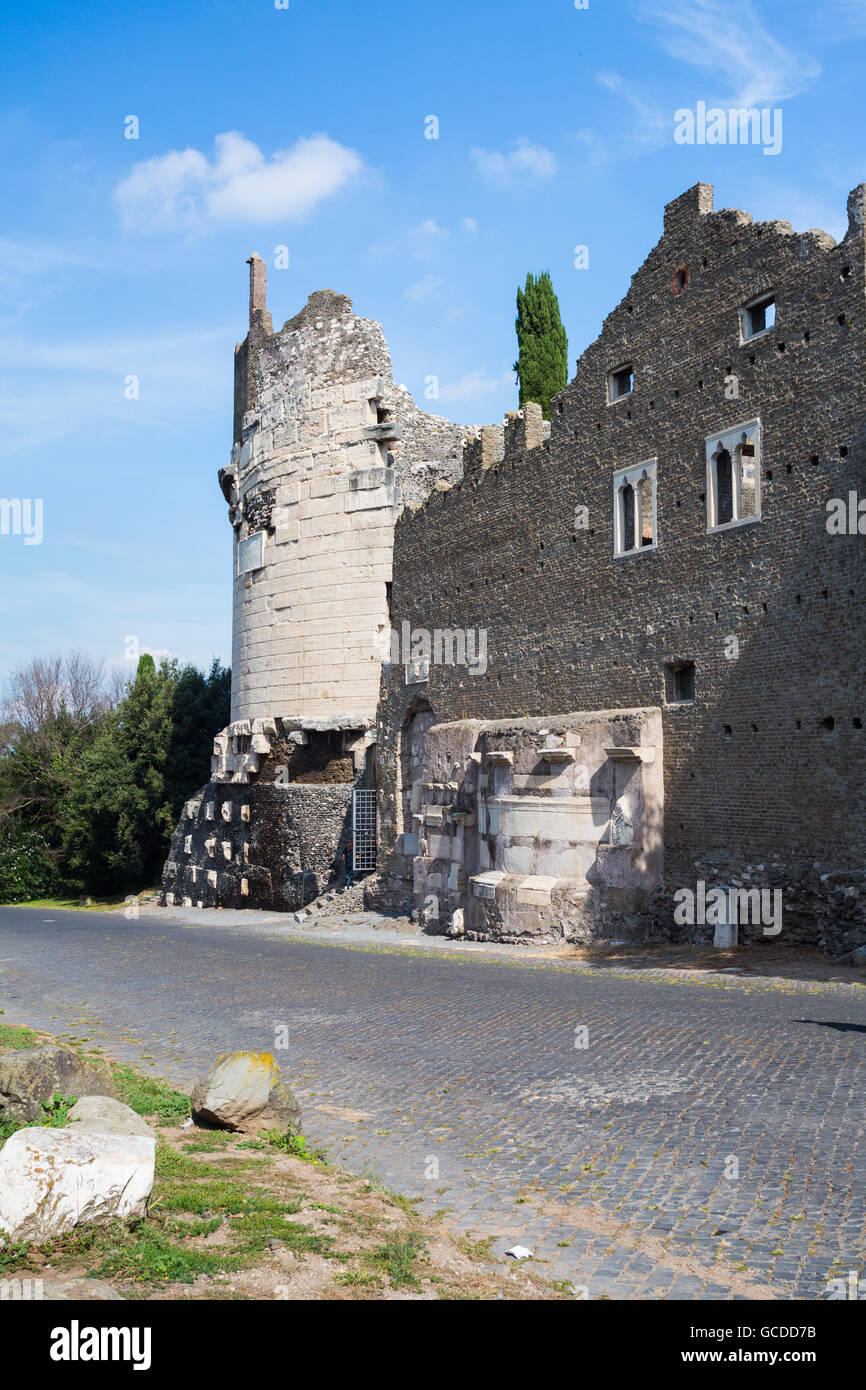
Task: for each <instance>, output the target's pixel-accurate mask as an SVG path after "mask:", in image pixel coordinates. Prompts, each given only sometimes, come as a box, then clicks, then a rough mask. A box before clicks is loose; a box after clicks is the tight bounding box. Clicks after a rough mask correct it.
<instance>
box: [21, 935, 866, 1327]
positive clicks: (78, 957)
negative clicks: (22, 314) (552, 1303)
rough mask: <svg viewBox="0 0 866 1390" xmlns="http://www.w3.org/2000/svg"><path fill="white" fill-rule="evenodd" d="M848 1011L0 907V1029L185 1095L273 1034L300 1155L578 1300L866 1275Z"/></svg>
mask: <svg viewBox="0 0 866 1390" xmlns="http://www.w3.org/2000/svg"><path fill="white" fill-rule="evenodd" d="M864 996H866V991H864V990H863V989H862V987H860V986H856V985H853V984H852V985H838V984H837V985H832V984H827V985H807V984H803V983H801V982H789V983H787V984H784V983H782V982H778V983H771V982H766V981H758V980H754V979H752V980H748V981H746V980H736V979H732V978H725V977H720V978H718V979H716V980H713V981H707V980H706V979H702V980H699V981H696V980H688V981H685V980H683V978H682V977H679V978H677V979H676V980H674V979H673V978H671V979H663V978H660V977H658V976H651V975H647V974H639V973H637V972H634V973H629V972H627V971H618V972H602V971H587V970H575V969H571V968H569V967H567V966H563V965H561V964H556V963H553V962H550V961H542V962H538V961H536V962H533V961H532V959H531V958H526V959H525V960H520V961H518V960H510V959H505V958H503V957H501V956H497V957H495V958H494V957H487V958H484V957H483V956H480V955H473V956H463V957H455V956H453V955H450V954H448V953H447V952H438V953H437V952H432V953H426V952H424V951H421V950H415V949H412V948H411V947H410V948H408V949H407V948H405V947H404V948H403V949H402V950H401V949H398V948H389V949H384V950H377V949H372V948H359V947H351V946H347V945H344V944H335V942H333V941H331V942H330V943H326V942H325V941H324V940H323V939H321V938H319V937H317V938H316V939H309V938H308V939H298V936H297V935H294V936H288V935H287V934H286V932H285V930H284V929H281V928H280V927H274V928H273V929H272V930H270V931H268V930H265V931H258V932H256V931H250V930H248V929H245V928H242V927H234V926H219V927H216V926H207V925H203V926H198V927H197V928H196V929H190V928H188V927H185V926H183V925H181V924H179V923H175V922H171V921H167V920H165V919H164V918H154V919H153V920H151V919H148V918H144V917H143V918H141V919H140V920H138V921H136V922H133V921H126V920H124V919H123V918H122V917H121V916H119V915H114V914H99V915H96V914H92V913H66V912H56V913H53V914H52V913H50V912H43V911H34V910H26V909H10V908H2V909H0V1007H2V1008H3V1009H4V1010H5V1019H6V1021H9V1022H21V1023H30V1024H32V1025H34V1026H36V1027H41V1028H45V1029H48V1030H50V1031H52V1032H55V1033H57V1034H64V1033H68V1034H73V1035H74V1036H76V1037H77V1038H88V1039H89V1040H90V1041H91V1043H92V1044H94V1045H99V1046H102V1047H104V1048H105V1050H106V1051H108V1052H110V1053H112V1054H113V1055H114V1056H117V1057H122V1058H126V1059H129V1060H132V1061H135V1062H136V1063H137V1064H139V1065H142V1066H143V1067H145V1068H149V1069H151V1070H152V1071H154V1072H156V1073H159V1074H161V1075H164V1076H166V1077H168V1078H170V1079H172V1080H173V1081H175V1082H176V1083H178V1084H181V1085H183V1086H184V1087H185V1088H188V1087H189V1085H190V1084H191V1083H192V1081H193V1080H194V1079H195V1077H196V1076H197V1075H198V1074H199V1072H200V1071H201V1070H202V1069H203V1068H204V1067H205V1066H206V1065H208V1064H209V1063H210V1062H211V1061H212V1060H213V1058H214V1056H215V1055H216V1054H217V1053H219V1052H221V1051H226V1050H229V1049H234V1048H255V1049H266V1050H275V1047H276V1045H277V1044H278V1041H279V1037H278V1035H277V1033H276V1030H277V1029H278V1028H281V1027H283V1026H285V1027H286V1028H287V1030H288V1038H289V1048H288V1051H284V1052H279V1051H278V1052H277V1056H278V1057H280V1060H281V1061H283V1063H284V1065H285V1066H286V1069H287V1071H288V1072H289V1073H290V1074H292V1075H293V1076H294V1078H295V1084H296V1087H297V1090H298V1093H299V1095H300V1097H301V1100H302V1104H303V1108H304V1130H305V1133H306V1134H307V1135H308V1137H309V1138H311V1139H312V1140H313V1141H314V1142H316V1143H321V1144H323V1145H325V1146H326V1147H327V1148H328V1150H329V1152H330V1153H331V1154H332V1155H333V1156H334V1157H335V1158H337V1159H339V1160H340V1161H342V1162H344V1163H345V1164H346V1165H347V1166H349V1167H350V1168H353V1169H354V1170H355V1171H364V1170H365V1168H366V1170H367V1171H368V1172H370V1173H371V1174H374V1175H375V1176H376V1177H378V1178H379V1179H381V1181H382V1182H384V1183H385V1184H386V1185H387V1186H389V1187H392V1188H394V1189H395V1190H398V1191H401V1192H404V1193H406V1194H407V1195H409V1196H418V1197H420V1198H421V1199H422V1201H423V1204H424V1205H425V1206H426V1207H427V1208H428V1209H429V1210H431V1211H432V1210H447V1211H448V1213H449V1217H448V1219H449V1221H450V1222H451V1224H452V1225H453V1226H456V1227H460V1228H462V1229H466V1230H471V1231H472V1233H473V1234H474V1235H475V1236H476V1237H477V1238H479V1239H480V1238H484V1237H487V1236H492V1237H493V1238H494V1241H493V1249H494V1251H498V1252H501V1251H504V1250H505V1249H506V1248H507V1247H508V1246H510V1245H511V1244H513V1243H514V1242H515V1241H519V1242H520V1243H521V1244H524V1245H526V1246H528V1247H529V1248H530V1249H531V1250H533V1252H534V1254H535V1258H536V1259H537V1260H538V1261H544V1262H545V1263H539V1265H538V1268H539V1270H540V1271H541V1272H544V1273H547V1274H549V1275H550V1276H551V1277H554V1278H567V1279H569V1280H571V1281H572V1282H573V1283H575V1284H576V1285H578V1286H582V1287H583V1288H585V1289H586V1290H587V1291H588V1296H589V1297H592V1298H597V1297H603V1296H607V1297H612V1298H634V1297H638V1298H653V1297H667V1298H710V1299H711V1298H731V1297H741V1298H742V1297H756V1296H757V1297H770V1298H772V1297H776V1298H779V1297H781V1298H785V1297H791V1296H792V1295H794V1296H798V1297H804V1298H818V1297H821V1296H822V1294H823V1291H824V1289H825V1285H826V1281H827V1279H828V1277H829V1276H831V1275H833V1274H841V1275H844V1276H847V1273H848V1271H849V1270H852V1269H854V1270H857V1271H858V1272H859V1273H860V1274H861V1275H863V1274H866V1269H864V1264H866V1261H864V1192H866V1182H864V1178H866V1139H864V1129H863V1114H864V1110H863V1096H864V1081H866V1065H864V1064H866V1009H864ZM583 1030H585V1032H584V1031H583ZM584 1044H586V1045H584Z"/></svg>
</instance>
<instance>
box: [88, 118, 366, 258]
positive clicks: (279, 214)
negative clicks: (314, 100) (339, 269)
mask: <svg viewBox="0 0 866 1390" xmlns="http://www.w3.org/2000/svg"><path fill="white" fill-rule="evenodd" d="M215 145H216V152H215V155H214V158H213V159H212V160H209V159H208V158H207V157H206V156H205V155H203V154H201V153H200V151H198V150H192V149H187V150H171V151H170V152H169V153H168V154H164V155H158V156H157V157H156V158H155V159H147V160H145V161H144V162H143V163H141V164H137V165H136V166H135V168H134V169H133V170H132V172H131V173H130V174H128V175H127V176H126V178H125V179H122V180H121V182H120V183H119V184H118V185H117V187H116V189H115V190H114V200H115V204H116V206H117V209H118V212H119V214H120V218H121V221H122V223H123V226H124V228H125V229H126V230H127V231H130V232H139V233H145V234H147V233H153V232H161V231H188V232H200V231H204V230H206V229H207V228H208V227H209V226H210V225H212V224H214V223H220V222H247V223H251V224H252V223H257V224H261V223H268V222H277V221H288V222H296V221H299V220H300V219H301V218H303V217H305V216H306V215H307V214H308V213H310V212H312V210H313V209H314V208H315V207H316V206H317V205H318V204H319V203H321V202H323V201H324V199H326V198H330V197H331V196H333V194H335V193H337V192H338V191H339V190H340V189H341V188H344V187H345V186H346V185H347V184H348V183H350V182H351V181H352V180H354V179H357V178H358V177H359V176H360V174H361V173H362V172H363V171H364V164H363V161H362V159H361V157H360V155H358V154H357V153H356V152H355V151H354V150H351V149H348V148H347V147H346V146H345V145H339V144H337V142H336V141H335V140H331V139H330V138H329V137H328V136H327V135H312V136H310V137H309V138H302V139H299V140H297V141H296V142H295V144H294V145H293V146H292V147H291V149H288V150H277V151H276V152H275V153H274V154H273V155H272V156H271V157H270V158H269V159H268V158H266V157H265V155H264V154H262V152H261V150H260V149H259V147H258V145H256V144H254V143H253V141H252V140H248V139H246V137H245V136H243V135H240V134H239V133H238V132H237V131H227V132H226V133H225V134H222V135H218V136H217V137H216V141H215Z"/></svg>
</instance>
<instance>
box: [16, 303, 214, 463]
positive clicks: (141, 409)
mask: <svg viewBox="0 0 866 1390" xmlns="http://www.w3.org/2000/svg"><path fill="white" fill-rule="evenodd" d="M231 336H232V330H231V326H230V325H229V326H224V327H222V328H209V329H205V328H203V329H197V330H195V331H191V332H179V333H176V334H165V333H163V334H155V335H154V336H153V337H147V336H142V337H140V338H135V337H132V338H116V339H108V338H98V339H93V338H91V339H74V338H67V339H64V340H62V341H57V342H54V341H52V340H50V339H46V338H44V337H40V338H38V339H28V338H25V337H23V336H22V337H12V336H9V335H6V336H3V337H0V372H2V376H0V431H2V435H3V439H4V445H5V448H6V452H7V453H8V454H14V453H21V452H23V451H25V450H29V449H39V448H45V447H46V446H48V445H50V444H52V443H53V442H55V441H56V440H59V439H64V438H68V437H70V436H74V435H75V434H76V433H79V434H86V433H88V432H89V433H91V434H94V435H99V434H103V435H104V434H106V433H108V432H112V431H114V430H123V429H126V428H128V427H129V424H130V421H131V420H132V419H135V420H136V421H137V422H138V427H139V428H140V427H143V426H145V425H146V426H147V427H149V428H153V429H157V430H161V431H162V430H165V429H169V430H171V429H174V428H175V427H176V414H175V412H177V411H178V410H181V409H192V410H198V411H204V412H207V411H209V410H210V409H211V408H212V394H213V383H214V381H215V380H216V381H219V380H222V379H226V380H227V381H228V380H230V372H231V368H230V366H227V365H226V360H225V344H226V342H227V341H231ZM130 375H133V376H136V377H138V379H139V387H140V396H139V399H138V400H134V401H133V400H127V399H126V396H125V393H124V392H125V381H126V378H127V377H128V376H130Z"/></svg>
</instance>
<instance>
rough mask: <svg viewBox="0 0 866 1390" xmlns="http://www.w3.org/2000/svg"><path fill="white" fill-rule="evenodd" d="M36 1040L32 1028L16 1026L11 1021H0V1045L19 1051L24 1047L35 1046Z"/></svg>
mask: <svg viewBox="0 0 866 1390" xmlns="http://www.w3.org/2000/svg"><path fill="white" fill-rule="evenodd" d="M36 1042H37V1038H36V1034H35V1033H34V1032H33V1029H32V1028H16V1027H15V1026H14V1025H13V1024H11V1023H0V1047H7V1048H9V1049H11V1050H12V1051H15V1052H20V1051H23V1050H24V1048H26V1047H35V1046H36Z"/></svg>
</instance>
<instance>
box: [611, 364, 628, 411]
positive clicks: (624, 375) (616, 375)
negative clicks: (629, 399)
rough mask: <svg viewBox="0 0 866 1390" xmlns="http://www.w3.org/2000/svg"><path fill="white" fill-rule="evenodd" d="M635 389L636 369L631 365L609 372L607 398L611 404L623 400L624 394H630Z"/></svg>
mask: <svg viewBox="0 0 866 1390" xmlns="http://www.w3.org/2000/svg"><path fill="white" fill-rule="evenodd" d="M633 390H634V370H633V369H632V368H631V367H619V368H617V370H616V371H615V372H609V373H608V378H607V399H608V402H609V403H610V404H612V403H613V402H614V401H620V400H622V398H623V396H630V395H631V393H632V391H633Z"/></svg>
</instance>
